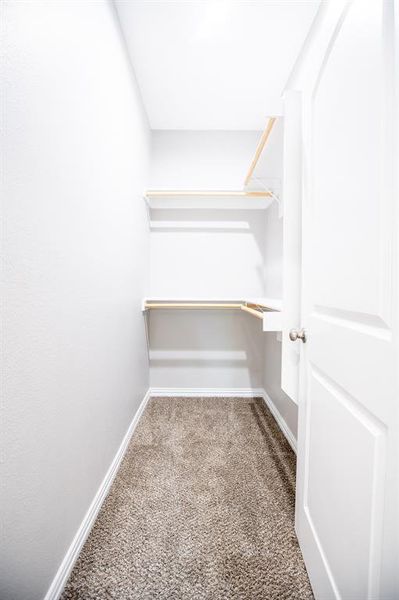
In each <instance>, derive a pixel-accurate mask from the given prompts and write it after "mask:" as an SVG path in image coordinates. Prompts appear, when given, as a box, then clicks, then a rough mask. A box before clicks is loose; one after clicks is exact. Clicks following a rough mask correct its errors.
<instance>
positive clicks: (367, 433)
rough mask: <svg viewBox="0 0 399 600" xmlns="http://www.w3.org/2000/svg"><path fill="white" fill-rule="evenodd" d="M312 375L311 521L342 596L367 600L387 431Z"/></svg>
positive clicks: (349, 399)
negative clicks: (354, 566) (354, 565)
mask: <svg viewBox="0 0 399 600" xmlns="http://www.w3.org/2000/svg"><path fill="white" fill-rule="evenodd" d="M311 371H312V374H311V389H310V390H309V397H310V405H309V412H310V414H309V424H310V425H309V431H308V436H309V461H308V466H307V469H308V472H307V485H306V489H305V499H304V502H305V505H306V507H307V508H306V512H307V517H308V519H309V520H310V521H311V523H312V527H313V530H314V531H315V532H316V533H317V536H318V538H319V541H320V542H321V544H322V548H323V552H324V554H325V560H326V562H327V564H328V566H329V569H330V571H331V572H332V573H334V575H335V576H334V581H335V586H336V588H337V589H338V591H341V592H342V593H343V592H344V593H345V596H344V597H347V598H367V588H368V582H369V579H370V578H373V577H374V573H373V564H371V563H370V550H371V544H372V540H373V543H375V542H376V539H375V538H376V536H379V537H381V524H380V520H379V512H380V510H381V505H380V500H381V495H382V493H383V481H384V480H383V478H382V479H381V477H379V474H380V473H383V472H384V470H385V452H384V448H385V443H384V442H385V427H384V425H383V424H382V423H380V422H378V421H377V420H376V419H375V417H374V416H373V415H372V414H371V413H369V412H367V411H366V410H364V408H363V407H362V406H361V405H359V403H358V402H357V401H356V400H355V399H354V398H352V397H351V396H349V395H348V394H347V393H346V391H345V390H343V389H342V388H339V387H338V386H337V385H336V384H335V382H333V381H332V380H331V379H329V378H328V377H326V376H325V375H324V374H323V373H322V372H320V371H319V370H318V369H316V368H313V367H311ZM337 492H339V493H337ZM379 543H381V539H379ZM350 564H356V568H348V565H350Z"/></svg>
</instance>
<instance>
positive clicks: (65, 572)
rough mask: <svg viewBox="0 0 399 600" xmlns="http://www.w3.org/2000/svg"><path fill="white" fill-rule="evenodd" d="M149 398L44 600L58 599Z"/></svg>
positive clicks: (116, 456)
mask: <svg viewBox="0 0 399 600" xmlns="http://www.w3.org/2000/svg"><path fill="white" fill-rule="evenodd" d="M150 397H151V393H150V390H148V391H147V393H146V394H145V396H144V398H143V400H142V401H141V403H140V406H139V408H138V409H137V411H136V413H135V415H134V417H133V419H132V421H131V423H130V425H129V428H128V430H127V432H126V434H125V437H124V438H123V440H122V443H121V445H120V446H119V448H118V450H117V452H116V454H115V456H114V459H113V461H112V463H111V465H110V467H109V469H108V471H107V473H106V475H105V477H104V479H103V481H102V482H101V484H100V487H99V488H98V490H97V493H96V495H95V496H94V499H93V502H92V503H91V505H90V507H89V509H88V511H87V513H86V515H85V517H84V519H83V521H82V523H81V525H80V527H79V529H78V531H77V533H76V535H75V537H74V539H73V541H72V544H71V545H70V547H69V549H68V551H67V553H66V555H65V557H64V559H63V561H62V563H61V565H60V567H59V569H58V571H57V573H56V575H55V577H54V579H53V581H52V583H51V585H50V588H49V590H48V592H47V594H46V595H45V597H44V600H58V598H59V597H60V595H61V593H62V591H63V589H64V587H65V584H66V582H67V580H68V577H69V575H70V574H71V571H72V569H73V566H74V564H75V562H76V560H77V558H78V556H79V553H80V551H81V550H82V547H83V544H84V543H85V541H86V539H87V536H88V535H89V533H90V530H91V528H92V527H93V525H94V521H95V520H96V518H97V515H98V512H99V510H100V508H101V505H102V503H103V502H104V500H105V498H106V496H107V494H108V492H109V489H110V487H111V485H112V482H113V480H114V478H115V475H116V473H117V471H118V469H119V466H120V464H121V462H122V459H123V457H124V455H125V452H126V450H127V447H128V445H129V442H130V438H131V437H132V435H133V432H134V430H135V429H136V426H137V423H138V422H139V419H140V417H141V415H142V414H143V412H144V409H145V407H146V405H147V402H148V400H149V399H150Z"/></svg>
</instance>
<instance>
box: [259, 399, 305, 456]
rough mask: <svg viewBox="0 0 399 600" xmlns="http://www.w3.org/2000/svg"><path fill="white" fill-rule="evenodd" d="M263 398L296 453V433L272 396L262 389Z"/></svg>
mask: <svg viewBox="0 0 399 600" xmlns="http://www.w3.org/2000/svg"><path fill="white" fill-rule="evenodd" d="M262 398H263V400H264V402H265V404H266V406H267V407H268V409H269V410H270V412H271V413H272V415H273V417H274V418H275V420H276V422H277V425H278V426H279V427H280V429H281V431H282V432H283V434H284V435H285V438H286V440H287V442H288V443H289V445H290V446H291V448H292V449H293V451H294V452H295V454H296V448H297V443H296V439H295V437H294V434H293V433H292V431H291V429H290V428H289V427H288V425H287V423H286V422H285V420H284V418H283V417H282V416H281V413H280V412H279V411H278V410H277V408H276V405H275V404H274V402H273V400H272V399H271V398H270V396H269V395H268V393H267V392H266V390H262Z"/></svg>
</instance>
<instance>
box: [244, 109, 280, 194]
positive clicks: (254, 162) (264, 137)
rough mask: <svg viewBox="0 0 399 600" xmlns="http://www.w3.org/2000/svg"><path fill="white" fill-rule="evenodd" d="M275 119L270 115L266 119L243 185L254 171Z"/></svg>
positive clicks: (246, 183)
mask: <svg viewBox="0 0 399 600" xmlns="http://www.w3.org/2000/svg"><path fill="white" fill-rule="evenodd" d="M276 120H277V118H276V117H270V119H269V121H268V123H267V125H266V129H265V130H264V132H263V133H262V137H261V138H260V140H259V144H258V147H257V148H256V152H255V156H254V158H253V160H252V162H251V166H250V167H249V170H248V173H247V176H246V178H245V181H244V185H248V183H249V180H250V179H251V177H252V174H253V172H254V171H255V167H256V165H257V164H258V160H259V158H260V155H261V154H262V152H263V148H264V147H265V145H266V142H267V140H268V138H269V135H270V132H271V130H272V129H273V125H274V123H275V122H276Z"/></svg>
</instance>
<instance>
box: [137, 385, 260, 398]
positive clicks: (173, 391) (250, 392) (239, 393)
mask: <svg viewBox="0 0 399 600" xmlns="http://www.w3.org/2000/svg"><path fill="white" fill-rule="evenodd" d="M149 391H150V394H151V396H154V397H157V398H158V397H162V396H165V397H166V398H170V397H176V398H182V397H184V398H252V397H254V396H257V397H259V396H261V397H263V395H264V390H263V389H262V388H237V389H233V388H227V389H215V388H157V387H151V388H150V390H149Z"/></svg>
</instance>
